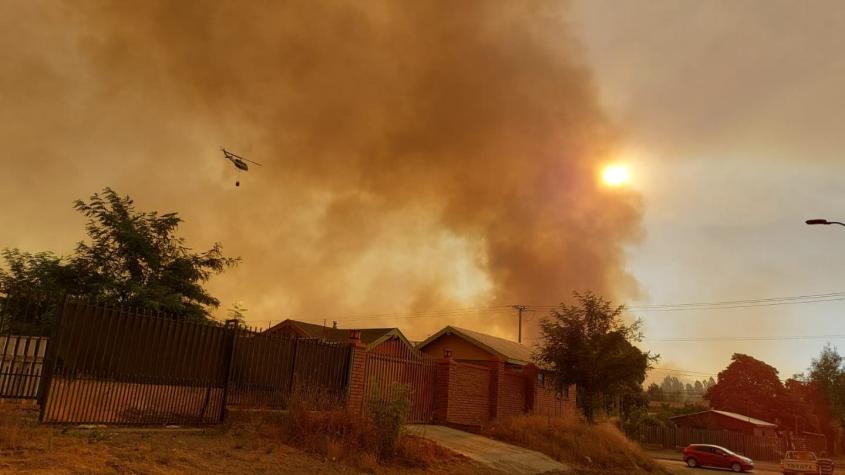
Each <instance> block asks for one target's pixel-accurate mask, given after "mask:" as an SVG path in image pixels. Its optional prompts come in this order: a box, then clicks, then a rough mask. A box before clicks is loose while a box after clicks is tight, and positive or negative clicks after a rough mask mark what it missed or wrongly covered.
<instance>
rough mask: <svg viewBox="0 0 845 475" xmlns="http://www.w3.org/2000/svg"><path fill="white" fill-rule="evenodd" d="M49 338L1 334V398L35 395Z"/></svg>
mask: <svg viewBox="0 0 845 475" xmlns="http://www.w3.org/2000/svg"><path fill="white" fill-rule="evenodd" d="M46 348H47V338H45V337H39V336H24V335H0V398H14V399H35V398H36V396H37V395H38V385H39V382H40V379H41V370H42V367H43V364H44V353H45V350H46Z"/></svg>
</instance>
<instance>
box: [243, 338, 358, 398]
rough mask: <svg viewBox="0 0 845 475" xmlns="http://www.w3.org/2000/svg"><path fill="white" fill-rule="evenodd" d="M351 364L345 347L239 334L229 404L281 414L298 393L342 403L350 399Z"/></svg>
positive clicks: (310, 340) (320, 341)
mask: <svg viewBox="0 0 845 475" xmlns="http://www.w3.org/2000/svg"><path fill="white" fill-rule="evenodd" d="M349 362H350V346H349V345H348V344H347V343H343V342H327V341H322V340H317V339H303V338H291V337H290V336H288V335H283V334H278V333H266V332H264V333H259V332H257V331H252V330H245V329H241V330H238V336H237V340H236V342H235V351H234V356H233V359H232V369H231V374H230V380H229V392H228V397H227V403H228V405H230V406H234V407H239V408H271V409H283V408H286V407H287V406H288V402H289V400H290V397H291V395H292V394H293V393H294V391H296V393H297V395H298V396H300V397H308V396H309V394H307V393H310V396H318V395H319V397H320V398H323V399H324V400H326V401H335V402H339V401H340V400H342V399H343V397H344V396H345V394H346V385H347V380H348V375H349Z"/></svg>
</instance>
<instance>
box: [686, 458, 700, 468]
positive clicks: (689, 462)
mask: <svg viewBox="0 0 845 475" xmlns="http://www.w3.org/2000/svg"><path fill="white" fill-rule="evenodd" d="M687 466H688V467H689V468H695V467H698V460H696V459H694V458H692V457H690V458H688V459H687Z"/></svg>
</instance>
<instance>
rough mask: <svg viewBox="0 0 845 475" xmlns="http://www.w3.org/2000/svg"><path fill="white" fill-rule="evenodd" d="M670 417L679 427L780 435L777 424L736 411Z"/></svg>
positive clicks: (755, 434) (765, 435) (757, 434)
mask: <svg viewBox="0 0 845 475" xmlns="http://www.w3.org/2000/svg"><path fill="white" fill-rule="evenodd" d="M670 419H671V421H672V422H673V423H674V424H675V425H676V426H678V427H691V428H694V429H709V430H727V431H732V432H742V433H744V434H747V435H753V436H756V437H777V436H778V433H777V428H778V426H777V425H776V424H772V423H771V422H766V421H763V420H760V419H755V418H753V417H749V416H745V415H742V414H737V413H735V412H728V411H718V410H715V409H710V410H707V411H701V412H696V413H693V414H685V415H682V416H675V417H672V418H670Z"/></svg>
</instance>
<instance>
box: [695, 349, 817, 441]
mask: <svg viewBox="0 0 845 475" xmlns="http://www.w3.org/2000/svg"><path fill="white" fill-rule="evenodd" d="M731 360H732V361H731V364H729V365H728V367H727V368H725V369H724V370H722V371H721V372H720V373H719V381H718V382H717V383H716V384H715V385H713V386H711V387H710V388H709V389H708V390H707V392H706V393H705V394H704V398H705V399H707V400H709V401H710V406H711V407H712V408H713V409H720V410H724V411H731V412H736V413H739V414H743V415H746V416H751V417H754V418H757V419H762V420H764V421H770V422H774V423H777V424H779V425H781V426H782V427H786V428H789V429H793V430H794V429H795V427H796V426H798V418H799V417H803V415H802V409H801V408H800V407H799V406H798V401H796V400H795V399H794V398H792V397H790V395H789V394H788V393H787V390H786V387H785V386H784V385H783V383H782V382H781V380H780V378H779V377H778V370H777V369H775V368H774V367H773V366H770V365H768V364H766V363H764V362H763V361H760V360H758V359H756V358H753V357H751V356H748V355H744V354H740V353H734V355H733V356H732V357H731Z"/></svg>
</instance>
